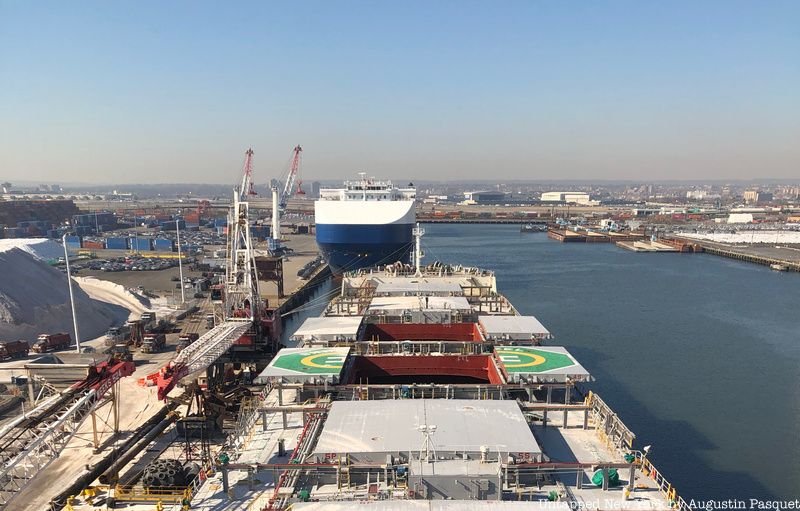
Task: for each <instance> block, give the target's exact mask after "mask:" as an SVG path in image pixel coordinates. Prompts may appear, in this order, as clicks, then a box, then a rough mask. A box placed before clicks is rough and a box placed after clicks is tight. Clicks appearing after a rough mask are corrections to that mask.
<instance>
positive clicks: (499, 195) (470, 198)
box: [464, 191, 506, 204]
mask: <svg viewBox="0 0 800 511" xmlns="http://www.w3.org/2000/svg"><path fill="white" fill-rule="evenodd" d="M505 200H506V193H505V192H492V191H479V192H464V203H465V204H498V203H500V202H504V201H505Z"/></svg>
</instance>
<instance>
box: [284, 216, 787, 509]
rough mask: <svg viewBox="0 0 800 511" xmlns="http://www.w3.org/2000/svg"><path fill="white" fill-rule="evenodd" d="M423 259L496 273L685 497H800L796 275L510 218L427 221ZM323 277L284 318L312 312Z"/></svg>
mask: <svg viewBox="0 0 800 511" xmlns="http://www.w3.org/2000/svg"><path fill="white" fill-rule="evenodd" d="M425 229H426V231H427V234H426V236H425V237H424V238H423V248H424V250H425V251H426V259H425V261H426V262H431V261H434V260H436V259H438V260H440V261H443V262H450V263H454V264H464V265H471V266H481V267H484V268H488V269H493V270H495V272H496V274H497V281H498V288H499V290H500V291H501V292H502V293H503V294H505V295H506V296H507V297H508V298H509V299H510V300H511V301H512V303H514V305H515V306H516V307H517V308H518V309H519V310H520V312H521V313H522V314H533V315H535V316H536V317H538V318H539V319H540V320H541V321H542V323H544V324H545V326H547V327H548V328H549V329H550V331H551V332H552V333H553V334H554V335H555V336H556V339H555V340H553V341H551V342H550V344H552V345H563V346H566V347H567V348H568V349H569V350H570V351H571V352H572V353H573V354H574V355H575V356H576V357H577V358H578V360H579V361H580V362H581V363H582V365H583V366H584V367H586V368H587V369H588V370H589V371H590V372H591V373H592V375H593V376H594V377H595V378H596V379H597V381H596V382H595V383H593V384H592V385H591V388H592V389H593V390H595V391H596V392H598V393H599V394H600V395H601V396H602V397H603V399H605V400H606V402H608V403H609V405H611V407H612V408H613V409H614V410H615V411H617V412H618V413H619V414H620V416H621V418H622V420H623V421H624V422H625V423H626V424H627V425H628V427H630V428H631V429H632V430H633V431H634V432H635V433H636V434H637V435H638V438H637V446H638V447H640V448H641V447H642V446H644V445H647V444H652V445H653V449H652V451H651V459H652V460H653V461H654V463H655V464H656V466H657V467H658V468H659V469H660V470H661V471H662V472H664V474H665V475H666V476H667V477H668V479H669V480H670V481H671V482H672V483H673V484H674V485H676V487H677V488H678V491H679V494H680V495H681V496H683V497H684V498H685V499H687V500H688V499H690V498H694V499H703V500H706V499H729V498H741V499H748V498H761V499H774V498H783V499H789V498H796V497H797V493H798V492H797V489H798V486H800V435H798V423H800V385H799V384H798V382H800V328H799V327H800V321H798V310H797V304H798V303H799V302H800V300H799V299H800V292H799V291H798V290H800V275H797V274H786V273H779V272H774V271H772V270H769V269H768V268H765V267H761V266H757V265H751V264H747V263H740V262H737V261H732V260H729V259H724V258H720V257H716V256H710V255H703V254H648V253H634V252H630V251H627V250H623V249H621V248H617V247H615V246H612V245H609V244H584V243H558V242H556V241H553V240H549V239H547V237H546V235H544V234H520V232H519V228H518V227H517V226H510V225H509V226H504V225H454V224H443V225H427V226H425ZM331 292H334V293H335V290H334V286H333V285H332V284H330V283H327V284H325V285H323V286H322V287H321V288H320V290H319V291H318V293H317V294H316V302H315V303H316V306H311V307H309V308H308V309H306V310H304V311H303V312H302V313H300V314H298V315H296V316H295V317H293V318H292V320H291V322H290V323H288V324H287V325H286V326H285V333H286V334H290V333H291V332H293V331H294V330H295V329H296V328H297V327H298V326H299V325H300V323H301V322H302V320H303V319H304V318H305V317H308V316H316V315H319V314H320V312H321V311H322V308H323V306H324V304H325V303H326V302H327V294H329V293H331Z"/></svg>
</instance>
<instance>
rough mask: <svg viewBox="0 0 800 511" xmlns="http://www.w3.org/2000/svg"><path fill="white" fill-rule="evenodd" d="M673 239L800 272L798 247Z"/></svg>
mask: <svg viewBox="0 0 800 511" xmlns="http://www.w3.org/2000/svg"><path fill="white" fill-rule="evenodd" d="M675 239H677V240H680V241H683V242H686V243H689V242H691V243H693V244H696V245H699V246H700V247H702V251H703V252H705V253H707V254H711V255H715V256H721V257H727V258H729V259H736V260H737V261H744V262H748V263H754V264H760V265H762V266H769V267H773V268H777V267H780V268H785V270H786V271H797V272H800V247H796V246H786V245H767V244H752V245H731V244H726V243H718V242H713V241H705V240H694V239H692V240H687V239H683V238H680V237H677V236H676V237H675Z"/></svg>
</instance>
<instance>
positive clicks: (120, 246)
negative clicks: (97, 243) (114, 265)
mask: <svg viewBox="0 0 800 511" xmlns="http://www.w3.org/2000/svg"><path fill="white" fill-rule="evenodd" d="M128 246H129V245H128V238H106V248H107V249H109V250H127V249H128Z"/></svg>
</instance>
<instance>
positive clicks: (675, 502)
mask: <svg viewBox="0 0 800 511" xmlns="http://www.w3.org/2000/svg"><path fill="white" fill-rule="evenodd" d="M631 453H633V455H634V456H636V461H637V463H638V464H639V468H640V470H641V471H642V474H644V476H645V477H649V478H650V479H652V480H653V481H654V482H655V483H656V486H658V489H659V491H661V493H662V494H664V496H665V497H667V499H668V500H669V504H670V506H672V508H673V509H678V510H680V511H692V508H691V507H690V506H689V504H687V503H686V501H685V500H683V497H681V496H679V495H678V491H677V490H676V489H675V487H674V486H672V483H670V482H669V481H667V478H666V477H664V475H663V474H662V473H661V472H659V471H658V469H657V468H656V467H655V466H654V465H653V464H652V463H651V462H650V460H648V459H647V456H646V454H645V453H643V452H642V451H636V450H634V451H631Z"/></svg>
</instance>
